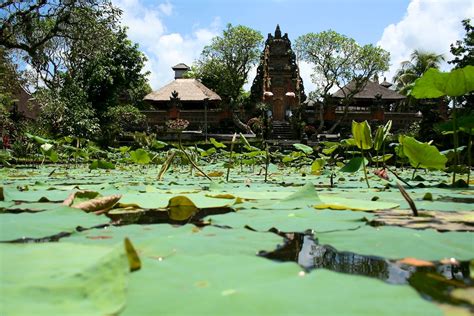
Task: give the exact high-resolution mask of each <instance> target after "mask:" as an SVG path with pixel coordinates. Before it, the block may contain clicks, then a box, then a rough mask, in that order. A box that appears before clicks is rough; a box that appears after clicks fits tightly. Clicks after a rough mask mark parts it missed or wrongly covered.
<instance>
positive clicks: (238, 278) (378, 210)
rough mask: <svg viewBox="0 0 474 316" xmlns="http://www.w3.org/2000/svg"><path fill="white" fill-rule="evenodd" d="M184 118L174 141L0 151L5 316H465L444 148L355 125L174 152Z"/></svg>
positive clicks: (467, 216)
mask: <svg viewBox="0 0 474 316" xmlns="http://www.w3.org/2000/svg"><path fill="white" fill-rule="evenodd" d="M184 123H185V122H170V123H169V126H170V127H179V128H175V129H173V131H172V132H173V133H176V134H177V137H178V144H177V145H176V146H175V147H174V148H173V147H172V146H170V145H168V144H166V143H163V142H160V141H158V140H157V139H156V136H152V135H145V134H143V135H140V137H139V138H137V139H139V140H140V141H139V142H138V141H137V142H136V143H134V144H130V145H129V146H122V147H119V148H107V149H105V148H98V147H97V146H95V145H94V144H93V143H91V142H89V141H88V140H81V141H80V145H79V147H77V146H76V144H77V143H76V142H75V141H74V140H73V141H70V140H69V139H49V138H43V137H39V136H34V135H31V134H30V135H29V138H28V140H29V142H30V144H29V145H28V146H33V147H34V148H35V150H36V156H34V157H33V158H34V161H35V164H34V165H31V166H29V165H22V163H23V160H21V159H18V158H21V157H15V156H13V155H12V154H11V153H10V152H9V151H5V152H8V153H10V155H3V156H1V157H2V158H1V159H3V163H4V165H5V166H4V167H3V168H1V169H0V225H1V226H0V241H1V242H0V251H1V253H2V258H7V259H8V260H3V261H2V270H1V272H0V287H1V290H2V293H5V295H2V296H1V297H0V306H1V312H2V313H3V312H5V313H6V314H12V315H16V314H19V315H21V314H28V313H29V312H31V311H32V310H35V311H36V312H38V313H40V314H50V315H53V314H71V313H74V312H77V311H78V310H80V311H81V312H84V313H87V314H90V315H103V314H120V315H137V314H167V313H176V314H204V313H206V314H215V313H219V314H225V312H226V311H228V310H229V308H230V309H232V311H234V312H235V313H238V314H259V315H261V314H268V313H272V314H290V313H298V314H301V313H312V312H314V311H313V309H314V306H312V305H311V304H307V301H308V300H309V299H311V300H313V301H314V300H315V304H316V303H317V305H318V312H320V313H322V314H324V315H346V314H353V313H354V311H355V310H357V311H360V313H362V314H364V315H367V314H374V313H376V314H377V315H400V314H407V315H408V314H410V315H412V314H416V315H442V314H443V311H445V310H450V309H456V310H457V311H461V312H467V313H469V311H470V310H472V308H473V304H472V300H471V299H470V296H471V293H472V289H473V288H474V287H473V281H472V271H473V270H474V260H473V259H474V258H473V256H472V238H473V235H472V234H473V227H474V226H473V225H474V221H473V218H472V212H474V208H473V205H474V204H473V203H472V202H473V199H472V198H471V195H472V192H471V191H472V190H471V189H470V188H452V187H451V186H448V185H447V184H446V182H448V181H450V180H451V179H450V175H449V174H447V173H446V172H444V171H445V170H447V169H446V165H449V161H448V158H447V156H449V155H451V154H452V153H451V154H450V153H449V152H440V151H439V150H438V149H437V148H436V146H434V145H433V144H430V143H424V142H419V141H418V140H416V139H415V138H413V137H410V136H407V135H396V136H394V137H390V134H389V133H390V123H387V124H385V125H383V126H380V127H377V128H375V129H374V131H375V132H374V133H373V132H372V130H371V128H370V126H369V124H368V123H367V122H360V123H358V122H354V123H353V130H352V132H353V138H350V139H346V140H344V141H341V142H325V143H322V144H320V145H318V146H315V147H312V146H308V145H305V144H295V145H294V146H293V148H292V149H291V150H289V151H287V152H283V153H280V152H279V151H277V150H273V149H270V150H269V149H268V147H263V148H259V147H258V146H257V145H256V144H255V143H249V141H248V140H247V139H246V138H245V136H244V135H237V134H235V135H234V137H233V139H232V141H231V142H230V146H229V143H227V144H226V143H225V142H221V141H219V140H216V139H210V143H209V144H199V143H197V144H194V145H193V146H189V147H184V145H183V143H182V138H181V132H182V131H183V130H184V129H183V127H185V125H186V124H184ZM448 123H449V122H448ZM469 124H470V123H464V122H462V119H459V120H458V123H457V126H459V127H460V128H459V131H460V132H462V133H467V134H468V133H472V127H471V129H467V128H469V126H470V125H469ZM451 126H452V125H451ZM440 128H443V129H446V130H448V131H449V130H450V127H449V126H448V127H442V126H441V127H440ZM464 129H466V131H467V132H465V130H464ZM392 138H393V139H394V140H395V141H396V140H398V141H399V143H398V144H397V145H398V147H397V148H398V153H397V151H393V148H392V147H390V146H386V144H387V143H389V142H390V141H389V139H392ZM45 144H48V146H44V145H45ZM49 145H50V146H49ZM41 146H43V148H42V147H41ZM201 147H202V148H201ZM53 150H54V151H55V152H56V155H55V156H53V155H52V151H53ZM394 154H395V155H394ZM402 154H403V157H406V158H405V159H406V160H407V161H408V162H409V165H410V166H411V168H409V167H408V168H403V169H401V168H397V166H396V165H395V164H396V161H395V158H397V157H398V156H400V155H402ZM390 155H393V156H390ZM398 158H400V157H398ZM56 159H57V160H56ZM55 160H56V162H55ZM70 160H74V166H72V165H70V163H69V161H70ZM344 162H345V163H344ZM239 163H240V168H237V166H238V164H239ZM197 164H199V166H197ZM195 165H196V166H197V168H196V167H195ZM149 166H153V167H154V166H156V167H158V168H159V171H158V174H157V173H156V172H150V171H151V170H154V169H153V168H151V167H149ZM189 166H191V168H193V169H196V170H198V172H194V173H190V172H189V170H188V168H189ZM257 167H258V168H257ZM422 168H423V169H425V170H426V172H424V173H421V172H419V171H418V175H417V176H416V177H414V175H413V171H414V170H420V169H422ZM262 170H265V177H263V176H262ZM371 170H374V172H372V171H371ZM387 171H389V172H393V173H394V174H396V175H397V179H392V178H391V177H389V174H388V173H387ZM420 174H422V176H420ZM206 175H207V177H206ZM328 177H329V178H330V182H331V183H330V184H331V185H328V184H327V182H326V179H327V178H328ZM211 179H212V181H211ZM400 179H401V180H403V181H400ZM397 180H398V181H397ZM399 181H400V182H399ZM469 181H470V180H468V183H469ZM401 183H403V185H402V184H401ZM398 190H400V192H402V195H403V197H402V196H401V195H400V193H398ZM416 215H417V216H416ZM414 216H416V217H414ZM38 267H41V269H39V268H38ZM190 267H192V268H190ZM196 269H198V270H199V273H198V274H196ZM19 271H21V272H19ZM25 276H27V277H25ZM39 287H41V288H42V289H47V291H35V292H34V293H35V294H34V295H33V294H31V293H32V291H33V289H37V288H39ZM64 288H67V291H65V290H63V289H64ZM341 288H343V289H344V291H341ZM288 290H291V292H292V293H293V294H294V295H292V296H291V298H289V296H288ZM25 293H30V294H29V295H30V296H31V299H30V296H27V295H26V294H25ZM46 293H48V294H46ZM84 293H86V294H84ZM94 293H96V294H94ZM183 293H186V295H183ZM315 295H316V296H315ZM33 296H34V297H33ZM177 297H179V298H180V300H179V303H177V301H176V298H177ZM58 299H60V300H61V301H62V302H64V304H58V303H57V301H58ZM401 299H403V304H400V300H401ZM341 300H344V301H348V302H351V303H350V304H340V301H341ZM209 301H212V302H213V304H208V303H207V302H209ZM20 302H21V304H20ZM205 302H206V303H205ZM309 305H311V306H309Z"/></svg>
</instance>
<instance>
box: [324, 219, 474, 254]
mask: <svg viewBox="0 0 474 316" xmlns="http://www.w3.org/2000/svg"><path fill="white" fill-rule="evenodd" d="M316 237H317V238H318V240H319V242H320V243H321V244H324V245H331V246H333V247H334V248H336V249H337V250H338V251H350V252H354V253H358V254H363V255H372V256H380V257H385V258H389V259H400V258H406V257H413V258H417V259H422V260H428V261H435V260H440V259H443V258H455V259H457V260H470V259H472V257H473V252H472V250H473V245H474V234H472V233H463V232H447V233H440V232H437V231H436V230H432V229H427V230H413V229H408V228H401V227H388V226H387V227H377V228H373V227H370V226H364V227H362V228H360V229H357V230H346V231H336V232H329V233H320V234H317V235H316Z"/></svg>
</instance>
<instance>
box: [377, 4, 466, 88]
mask: <svg viewBox="0 0 474 316" xmlns="http://www.w3.org/2000/svg"><path fill="white" fill-rule="evenodd" d="M473 17H474V4H473V2H472V1H471V0H449V1H448V0H437V1H434V0H412V1H411V2H410V4H409V5H408V8H407V12H406V14H405V16H404V17H403V19H402V20H401V21H400V22H398V23H396V24H390V25H389V26H387V27H386V28H385V30H384V32H383V35H382V38H381V39H380V41H379V42H378V43H377V44H378V45H380V46H381V47H382V48H384V49H385V50H387V51H389V52H390V55H391V66H390V70H389V71H388V73H386V74H385V75H386V77H387V80H389V81H390V80H392V78H393V75H394V74H395V72H396V70H397V69H398V68H399V66H400V63H401V62H402V61H405V60H409V59H410V54H411V53H412V52H413V51H414V50H415V49H418V50H422V51H429V52H434V53H437V54H443V55H444V57H445V59H446V61H448V60H451V59H452V55H451V53H450V52H449V48H450V44H451V43H454V42H455V41H456V40H458V39H461V38H463V37H464V30H463V27H462V25H461V21H462V20H463V19H466V18H473ZM449 68H450V66H449V65H448V64H447V63H446V62H445V63H444V64H443V65H442V69H444V70H447V69H449Z"/></svg>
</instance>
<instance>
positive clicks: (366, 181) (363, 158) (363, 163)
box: [360, 142, 370, 188]
mask: <svg viewBox="0 0 474 316" xmlns="http://www.w3.org/2000/svg"><path fill="white" fill-rule="evenodd" d="M362 148H363V147H362V142H361V143H360V152H361V153H362V166H363V167H364V177H365V183H367V187H368V188H370V184H369V178H367V167H366V166H365V156H364V149H362Z"/></svg>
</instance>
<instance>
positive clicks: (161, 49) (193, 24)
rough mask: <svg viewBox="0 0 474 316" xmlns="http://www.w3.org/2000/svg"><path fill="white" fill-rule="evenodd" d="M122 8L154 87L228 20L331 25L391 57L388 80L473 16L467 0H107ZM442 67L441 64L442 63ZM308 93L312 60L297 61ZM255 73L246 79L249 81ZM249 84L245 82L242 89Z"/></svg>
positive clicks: (295, 31)
mask: <svg viewBox="0 0 474 316" xmlns="http://www.w3.org/2000/svg"><path fill="white" fill-rule="evenodd" d="M113 2H114V4H115V5H117V6H118V7H120V8H121V9H122V10H123V20H122V23H123V24H124V25H126V26H128V27H129V31H128V34H129V37H130V38H131V39H132V40H133V41H135V42H137V43H139V45H140V49H141V50H142V51H143V52H144V53H145V54H146V56H147V57H148V62H147V66H146V67H147V70H149V71H150V72H151V75H150V76H149V80H150V84H151V86H152V88H153V89H158V88H159V87H161V86H162V85H164V84H166V83H167V82H169V81H170V80H172V79H173V73H172V71H171V69H170V68H171V66H173V65H175V64H176V63H178V62H184V63H186V64H188V65H191V64H192V62H193V61H194V60H195V59H196V58H198V57H199V54H200V52H201V51H202V48H203V47H204V46H205V45H207V44H209V42H210V40H211V38H212V37H214V36H216V35H220V34H221V33H222V29H223V28H224V27H225V26H226V24H227V23H232V24H234V25H237V24H242V25H245V26H249V27H251V28H253V29H256V30H258V31H260V32H261V33H262V34H263V35H264V37H265V38H266V36H267V33H270V32H273V31H274V30H275V26H276V24H277V23H278V24H280V27H281V29H282V32H283V33H285V32H287V33H288V34H289V37H290V39H291V40H292V41H294V40H295V39H296V38H297V37H298V36H300V35H303V34H306V33H309V32H321V31H324V30H328V29H333V30H335V31H337V32H339V33H341V34H344V35H347V36H349V37H352V38H354V39H355V40H356V41H357V42H359V43H360V44H375V45H379V46H381V47H382V48H384V49H386V50H387V51H389V52H390V54H391V64H392V65H391V68H390V71H388V72H387V73H386V74H385V75H386V76H387V78H388V79H389V80H391V78H392V76H393V74H394V72H395V70H396V69H397V67H398V65H399V64H400V62H401V61H404V60H407V59H408V58H409V56H410V53H411V52H412V51H413V50H414V49H421V50H428V51H433V52H437V53H439V54H445V56H446V59H447V60H450V59H451V58H452V57H451V56H450V55H449V45H450V44H451V43H453V42H454V41H456V40H457V39H460V38H462V37H463V36H464V30H463V28H462V25H461V20H462V19H465V18H471V19H472V18H474V4H473V3H474V2H473V1H471V0H352V1H351V0H253V1H252V0H240V1H237V0H228V1H225V0H163V1H152V0H113ZM447 67H448V66H447V65H445V68H447ZM300 68H301V74H302V77H303V80H304V84H305V89H306V90H307V91H312V90H314V88H315V86H314V84H312V83H311V79H310V75H311V73H312V69H311V65H309V64H305V63H300ZM253 77H254V73H251V74H250V76H249V82H251V81H252V80H253ZM246 87H247V88H248V87H249V85H247V86H246Z"/></svg>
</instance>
